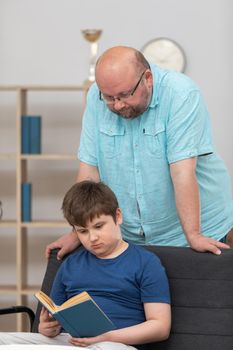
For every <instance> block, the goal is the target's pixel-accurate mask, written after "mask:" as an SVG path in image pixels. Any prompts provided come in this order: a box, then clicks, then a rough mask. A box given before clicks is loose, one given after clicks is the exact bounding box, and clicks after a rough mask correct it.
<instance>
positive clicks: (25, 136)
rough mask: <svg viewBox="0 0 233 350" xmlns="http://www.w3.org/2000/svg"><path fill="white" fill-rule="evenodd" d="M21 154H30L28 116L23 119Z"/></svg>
mask: <svg viewBox="0 0 233 350" xmlns="http://www.w3.org/2000/svg"><path fill="white" fill-rule="evenodd" d="M21 152H22V153H23V154H29V153H30V118H29V117H28V116H26V115H22V117H21Z"/></svg>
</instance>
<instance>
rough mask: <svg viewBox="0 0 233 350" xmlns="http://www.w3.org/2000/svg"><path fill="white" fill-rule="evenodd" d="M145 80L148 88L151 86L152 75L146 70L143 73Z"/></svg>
mask: <svg viewBox="0 0 233 350" xmlns="http://www.w3.org/2000/svg"><path fill="white" fill-rule="evenodd" d="M145 78H146V84H147V86H148V87H149V88H151V87H152V86H153V76H152V73H151V71H150V70H149V69H147V70H146V72H145Z"/></svg>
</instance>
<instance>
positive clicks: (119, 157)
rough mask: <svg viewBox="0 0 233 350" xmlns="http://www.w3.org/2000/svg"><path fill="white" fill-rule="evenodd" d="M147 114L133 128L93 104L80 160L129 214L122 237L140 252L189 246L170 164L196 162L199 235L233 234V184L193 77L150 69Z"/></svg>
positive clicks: (95, 98)
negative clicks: (94, 171) (96, 172)
mask: <svg viewBox="0 0 233 350" xmlns="http://www.w3.org/2000/svg"><path fill="white" fill-rule="evenodd" d="M151 67H152V73H153V81H154V86H153V95H152V99H151V103H150V105H149V108H148V109H147V110H146V111H145V112H144V113H143V114H142V115H141V116H139V117H137V118H135V119H132V120H127V119H124V118H122V117H120V116H118V115H117V114H115V113H113V112H111V111H110V110H109V109H108V108H107V107H106V105H105V103H104V102H103V101H101V100H99V90H98V87H97V85H96V84H94V85H93V86H92V87H91V89H90V91H89V93H88V97H87V107H86V111H85V114H84V119H83V128H82V134H81V141H80V148H79V152H78V157H79V159H80V160H81V161H82V162H84V163H87V164H90V165H94V166H96V167H98V170H99V174H100V178H101V181H103V182H104V183H106V184H107V185H108V186H109V187H110V188H111V189H112V190H113V191H114V192H115V194H116V196H117V198H118V201H119V206H120V207H121V208H122V211H123V224H122V233H123V236H124V238H125V239H127V240H129V241H131V242H134V243H137V244H156V245H174V246H185V245H187V241H186V238H185V235H184V233H183V229H182V227H181V224H180V220H179V218H178V214H177V210H176V205H175V196H174V189H173V184H172V180H171V176H170V170H169V164H171V163H173V162H177V161H179V160H182V159H187V158H190V157H197V167H196V174H197V179H198V184H199V190H200V201H201V232H202V233H203V234H204V235H206V236H209V237H212V238H214V239H217V240H220V239H221V238H222V237H223V236H225V235H226V233H227V232H228V231H229V230H230V229H231V228H232V227H233V202H232V196H231V186H230V178H229V175H228V173H227V170H226V168H225V166H224V164H223V161H222V160H221V159H220V158H219V157H218V155H217V154H216V152H215V150H214V146H213V143H212V136H211V127H210V122H209V115H208V111H207V108H206V106H205V103H204V101H203V98H202V96H201V94H200V91H199V89H198V87H197V86H196V85H195V84H194V82H193V81H192V80H191V79H190V78H188V77H187V76H185V75H183V74H180V73H176V72H174V71H166V70H163V69H159V68H158V67H156V66H154V65H152V66H151Z"/></svg>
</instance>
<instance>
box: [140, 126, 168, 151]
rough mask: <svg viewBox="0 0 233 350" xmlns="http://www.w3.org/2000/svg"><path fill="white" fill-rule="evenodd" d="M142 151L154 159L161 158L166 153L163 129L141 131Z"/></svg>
mask: <svg viewBox="0 0 233 350" xmlns="http://www.w3.org/2000/svg"><path fill="white" fill-rule="evenodd" d="M143 135H144V138H143V139H144V149H145V152H146V153H147V154H150V155H153V156H154V157H156V158H162V157H163V156H164V155H165V153H166V150H165V148H166V134H165V128H164V127H161V128H160V129H158V130H150V129H148V130H143Z"/></svg>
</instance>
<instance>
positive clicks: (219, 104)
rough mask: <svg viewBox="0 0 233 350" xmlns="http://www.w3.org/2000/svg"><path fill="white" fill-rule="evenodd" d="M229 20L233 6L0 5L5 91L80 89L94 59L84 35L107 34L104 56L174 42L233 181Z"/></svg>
mask: <svg viewBox="0 0 233 350" xmlns="http://www.w3.org/2000/svg"><path fill="white" fill-rule="evenodd" d="M232 13H233V2H232V0H205V1H203V0H176V1H174V0H144V1H142V2H139V1H135V0H118V1H117V2H116V1H111V0H98V1H86V0H20V1H18V0H0V84H4V83H6V84H15V83H19V84H23V83H25V84H27V83H28V84H30V83H32V84H38V83H41V84H63V83H67V84H72V83H73V84H76V83H81V82H82V81H83V80H84V79H85V78H86V76H87V69H88V64H87V60H88V57H89V47H88V43H87V42H85V41H84V40H83V38H82V36H81V34H80V30H81V29H83V28H102V29H103V35H102V37H101V39H100V41H99V52H100V53H101V52H102V51H103V50H105V49H106V48H108V47H110V46H114V45H118V44H124V45H129V46H134V47H136V48H138V49H140V48H141V47H142V46H143V45H144V44H145V43H146V42H147V41H148V40H150V39H152V38H155V37H159V36H167V37H170V38H173V39H175V40H177V42H178V43H180V45H181V46H182V47H183V48H184V50H185V52H186V55H187V61H188V62H187V69H186V73H187V74H188V75H189V76H191V77H192V78H193V79H194V80H195V81H196V82H197V83H198V84H199V86H200V87H201V89H202V91H203V93H204V96H205V98H206V101H207V104H208V106H209V110H210V113H211V116H212V124H213V129H214V135H215V141H216V144H217V146H218V149H219V152H220V154H221V155H222V156H223V158H224V159H225V161H226V163H227V165H228V168H229V169H230V172H231V174H232V175H233V162H232V161H231V156H230V152H229V151H230V149H232V142H233V141H232V137H231V129H232V124H231V123H232V122H231V111H232V107H233V98H232V91H233V89H232V88H233V79H232V77H233V66H232V64H231V60H232V56H233V21H232Z"/></svg>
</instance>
